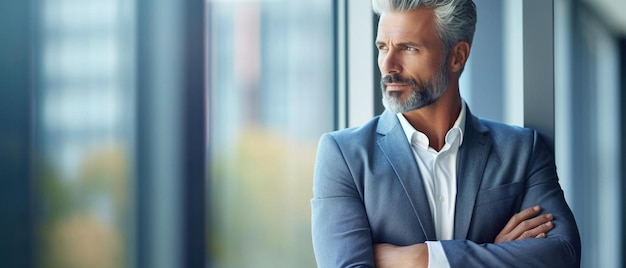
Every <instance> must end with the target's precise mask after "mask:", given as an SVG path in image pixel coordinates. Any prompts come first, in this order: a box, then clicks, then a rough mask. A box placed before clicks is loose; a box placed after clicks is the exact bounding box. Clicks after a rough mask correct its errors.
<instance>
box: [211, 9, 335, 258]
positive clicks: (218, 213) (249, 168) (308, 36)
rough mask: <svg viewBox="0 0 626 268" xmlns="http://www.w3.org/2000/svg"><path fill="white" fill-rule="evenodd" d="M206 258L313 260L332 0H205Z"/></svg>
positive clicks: (327, 123)
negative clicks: (315, 169) (314, 200)
mask: <svg viewBox="0 0 626 268" xmlns="http://www.w3.org/2000/svg"><path fill="white" fill-rule="evenodd" d="M208 20H209V39H208V40H209V41H208V49H209V53H208V55H209V56H208V57H209V61H208V71H209V77H210V78H209V84H208V98H209V104H208V106H209V108H208V113H209V114H208V120H209V130H208V136H209V138H208V141H209V157H208V159H209V175H208V180H209V181H208V183H207V184H208V185H210V187H209V188H210V192H209V193H208V194H207V195H208V197H209V210H210V220H209V225H210V230H209V240H210V241H209V250H210V253H209V260H210V261H211V262H212V263H213V264H214V266H216V267H315V261H314V258H313V250H312V246H311V233H310V205H309V200H310V199H311V196H312V191H311V189H312V179H313V164H314V161H315V151H316V147H317V141H318V138H319V137H320V135H321V134H322V133H323V132H327V131H330V130H332V128H333V125H334V118H335V108H334V96H335V91H334V80H333V79H334V78H333V77H334V73H335V70H334V66H333V5H332V1H234V2H231V1H208Z"/></svg>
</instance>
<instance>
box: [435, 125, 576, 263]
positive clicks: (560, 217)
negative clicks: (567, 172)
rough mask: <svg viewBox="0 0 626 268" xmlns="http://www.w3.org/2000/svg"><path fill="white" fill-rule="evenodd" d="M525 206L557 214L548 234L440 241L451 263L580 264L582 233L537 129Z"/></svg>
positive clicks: (524, 201)
mask: <svg viewBox="0 0 626 268" xmlns="http://www.w3.org/2000/svg"><path fill="white" fill-rule="evenodd" d="M525 187H526V189H525V195H524V197H523V199H522V204H521V207H522V208H526V207H531V206H533V205H540V206H541V207H542V211H543V213H552V214H553V215H554V220H553V223H554V228H553V229H552V230H550V231H549V232H548V233H547V237H546V238H531V239H524V240H518V241H510V242H505V243H498V244H490V243H487V244H477V243H474V242H472V241H470V240H450V241H441V243H442V246H443V248H444V251H445V252H446V256H447V258H448V261H449V262H450V265H451V267H579V266H580V237H579V234H578V228H577V227H576V222H575V220H574V216H573V214H572V212H571V210H570V209H569V207H568V206H567V203H566V202H565V198H564V196H563V191H562V190H561V187H560V185H559V183H558V178H557V174H556V167H555V164H554V158H553V157H552V155H551V154H550V153H549V151H548V150H547V147H546V146H545V145H544V144H543V143H542V142H541V141H540V139H539V137H538V134H537V133H536V132H535V133H534V139H533V149H532V152H531V155H530V161H529V162H528V166H527V168H526V186H525Z"/></svg>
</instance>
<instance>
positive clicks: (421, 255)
mask: <svg viewBox="0 0 626 268" xmlns="http://www.w3.org/2000/svg"><path fill="white" fill-rule="evenodd" d="M374 259H375V260H376V267H377V268H385V267H394V268H395V267H428V246H427V245H426V244H423V243H422V244H415V245H410V246H405V247H401V246H396V245H392V244H374Z"/></svg>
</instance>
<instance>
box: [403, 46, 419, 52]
mask: <svg viewBox="0 0 626 268" xmlns="http://www.w3.org/2000/svg"><path fill="white" fill-rule="evenodd" d="M404 50H406V51H409V52H417V51H419V50H418V49H417V48H416V47H405V48H404Z"/></svg>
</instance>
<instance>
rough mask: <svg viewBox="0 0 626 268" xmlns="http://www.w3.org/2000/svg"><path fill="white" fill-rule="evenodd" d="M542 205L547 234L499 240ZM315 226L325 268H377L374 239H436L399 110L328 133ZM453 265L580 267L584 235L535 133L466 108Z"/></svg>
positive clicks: (318, 174)
mask: <svg viewBox="0 0 626 268" xmlns="http://www.w3.org/2000/svg"><path fill="white" fill-rule="evenodd" d="M533 205H540V206H541V207H542V209H543V210H542V213H552V214H553V215H554V220H553V222H554V229H552V230H551V231H550V232H548V234H547V238H539V239H535V238H532V239H525V240H520V241H511V242H506V243H499V244H494V243H493V241H494V239H495V237H496V235H497V234H498V233H499V232H500V231H501V230H502V229H503V228H504V226H505V225H506V223H507V222H508V221H509V219H510V218H511V217H512V216H513V214H515V213H517V212H519V211H520V210H522V209H524V208H527V207H531V206H533ZM311 208H312V232H313V247H314V250H315V257H316V260H317V264H318V266H319V267H374V255H373V250H372V249H373V248H372V244H373V243H391V244H395V245H402V246H405V245H411V244H415V243H423V242H424V241H429V240H431V241H432V240H436V237H435V228H434V225H433V220H432V216H431V213H430V208H429V205H428V201H427V197H426V194H425V190H424V187H423V183H422V179H421V175H420V172H419V170H418V167H417V164H416V161H415V158H414V155H413V153H412V151H411V147H410V145H409V143H408V141H407V139H406V135H405V134H404V132H403V130H402V127H401V126H400V123H399V121H398V118H397V117H396V115H395V114H393V113H391V112H388V111H385V112H384V113H383V114H382V115H380V116H378V117H375V118H374V119H372V120H371V121H369V122H368V123H366V124H365V125H363V126H362V127H359V128H351V129H345V130H341V131H336V132H332V133H327V134H324V135H323V136H322V138H321V139H320V142H319V147H318V152H317V160H316V164H315V175H314V185H313V199H312V200H311ZM455 213H456V214H455V222H454V240H448V241H441V243H442V245H443V248H444V251H445V253H446V256H447V258H448V261H449V262H450V265H451V266H452V267H578V266H580V237H579V234H578V229H577V227H576V223H575V221H574V217H573V215H572V213H571V211H570V209H569V207H568V206H567V204H566V202H565V199H564V197H563V191H562V190H561V187H560V185H559V183H558V178H557V174H556V167H555V164H554V158H553V157H552V155H551V154H550V153H549V151H548V150H547V148H546V146H545V145H544V144H543V143H542V142H541V141H540V139H539V136H538V134H537V132H536V131H533V130H530V129H525V128H519V127H512V126H507V125H504V124H501V123H496V122H491V121H486V120H481V119H478V118H476V117H474V116H473V115H472V114H471V113H470V112H469V109H468V111H467V118H466V125H465V131H464V140H463V144H462V146H461V147H460V149H459V158H458V164H457V198H456V212H455Z"/></svg>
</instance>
